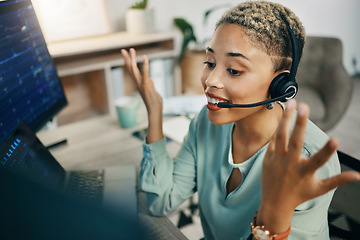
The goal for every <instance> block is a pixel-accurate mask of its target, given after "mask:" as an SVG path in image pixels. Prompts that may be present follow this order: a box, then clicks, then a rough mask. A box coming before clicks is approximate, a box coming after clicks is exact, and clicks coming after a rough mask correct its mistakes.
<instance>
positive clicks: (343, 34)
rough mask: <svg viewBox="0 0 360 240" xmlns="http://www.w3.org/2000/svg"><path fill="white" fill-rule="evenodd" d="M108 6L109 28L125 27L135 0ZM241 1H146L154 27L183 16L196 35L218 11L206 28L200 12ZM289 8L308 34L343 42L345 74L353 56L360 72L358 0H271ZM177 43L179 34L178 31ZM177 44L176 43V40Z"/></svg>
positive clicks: (169, 26)
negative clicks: (152, 17)
mask: <svg viewBox="0 0 360 240" xmlns="http://www.w3.org/2000/svg"><path fill="white" fill-rule="evenodd" d="M105 1H106V4H107V8H108V14H109V19H110V24H111V26H112V28H113V30H116V31H118V30H124V29H125V18H124V16H125V12H126V9H127V8H128V6H130V5H131V4H132V3H133V2H136V1H137V0H120V1H119V0H105ZM242 1H244V0H227V1H226V0H225V1H221V2H220V1H218V0H181V1H175V0H149V5H150V6H151V7H153V8H154V9H155V12H156V19H155V23H156V26H155V27H156V29H157V30H158V31H169V30H174V29H176V28H175V27H174V25H173V22H172V20H173V18H174V17H184V18H186V19H187V20H188V21H189V22H191V23H192V24H193V25H194V27H195V31H196V34H197V35H198V36H199V38H205V37H207V36H211V34H212V32H213V26H214V23H215V22H216V20H217V19H218V18H219V16H220V15H221V13H222V12H223V11H224V10H225V8H224V9H221V10H219V11H216V12H214V13H213V14H212V15H211V17H210V19H209V20H210V21H209V24H208V26H207V27H203V26H202V19H203V13H204V12H205V11H206V10H207V9H209V8H211V7H213V6H216V5H219V3H221V4H223V3H228V4H230V5H235V4H237V3H239V2H242ZM274 1H276V2H281V3H282V4H284V5H285V6H287V7H289V8H290V9H292V10H293V11H294V12H295V14H296V15H297V16H298V17H299V18H300V19H301V20H302V22H303V25H304V26H305V29H306V32H307V34H308V35H316V36H331V37H337V38H340V39H341V40H342V42H343V47H344V49H343V50H344V52H343V56H344V59H343V62H344V65H345V68H346V69H347V71H348V72H349V74H354V72H355V70H354V67H353V65H352V60H353V58H356V59H357V61H358V62H359V63H358V66H357V71H358V72H359V71H360V44H359V43H360V27H359V23H360V14H359V11H360V1H359V0H302V1H297V0H274ZM179 42H181V34H180V33H179ZM179 44H180V43H179Z"/></svg>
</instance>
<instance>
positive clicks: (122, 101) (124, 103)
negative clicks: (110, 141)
mask: <svg viewBox="0 0 360 240" xmlns="http://www.w3.org/2000/svg"><path fill="white" fill-rule="evenodd" d="M138 107H139V99H138V98H136V97H129V96H125V97H121V98H118V99H116V100H115V108H116V113H117V116H118V119H119V122H120V125H121V127H122V128H132V127H134V126H135V125H136V123H137V112H138Z"/></svg>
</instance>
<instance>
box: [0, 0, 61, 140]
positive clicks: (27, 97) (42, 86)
mask: <svg viewBox="0 0 360 240" xmlns="http://www.w3.org/2000/svg"><path fill="white" fill-rule="evenodd" d="M66 105H67V101H66V98H65V94H64V91H63V88H62V85H61V82H60V79H59V77H58V75H57V72H56V69H55V66H54V63H53V61H52V58H51V56H50V54H49V51H48V49H47V45H46V42H45V39H44V37H43V34H42V32H41V29H40V26H39V23H38V21H37V18H36V15H35V11H34V8H33V6H32V4H31V1H30V0H9V1H0V145H1V144H3V142H4V141H5V139H6V138H7V137H8V136H9V135H10V134H11V133H12V132H13V131H14V129H15V128H16V126H17V125H18V123H19V122H21V121H24V122H26V123H27V124H28V125H29V126H30V127H31V129H32V130H34V131H37V130H39V129H40V128H41V127H42V126H43V125H45V124H46V123H47V122H48V121H49V120H50V119H51V118H53V116H54V115H56V114H57V113H58V112H59V111H60V110H61V109H62V108H64V107H65V106H66Z"/></svg>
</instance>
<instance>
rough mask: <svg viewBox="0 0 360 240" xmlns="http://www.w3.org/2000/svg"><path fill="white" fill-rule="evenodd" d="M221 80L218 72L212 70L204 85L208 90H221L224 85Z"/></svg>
mask: <svg viewBox="0 0 360 240" xmlns="http://www.w3.org/2000/svg"><path fill="white" fill-rule="evenodd" d="M221 79H222V77H221V74H219V73H218V71H216V70H214V71H212V72H211V74H209V76H208V77H207V79H206V80H205V85H206V86H207V87H208V88H212V87H213V88H223V86H224V85H223V82H222V80H221Z"/></svg>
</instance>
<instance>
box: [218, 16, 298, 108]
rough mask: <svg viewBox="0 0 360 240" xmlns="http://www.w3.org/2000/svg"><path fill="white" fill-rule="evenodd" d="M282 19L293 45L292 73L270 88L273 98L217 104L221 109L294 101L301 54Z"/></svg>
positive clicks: (277, 78) (280, 78)
mask: <svg viewBox="0 0 360 240" xmlns="http://www.w3.org/2000/svg"><path fill="white" fill-rule="evenodd" d="M280 17H281V18H282V20H283V21H284V23H285V25H286V27H287V30H288V32H289V36H290V40H291V45H292V63H291V69H290V73H287V72H284V73H281V74H279V75H278V76H276V77H275V78H274V79H273V80H272V82H271V84H270V88H269V93H270V96H271V99H268V100H265V101H262V102H257V103H251V104H232V103H228V102H219V103H218V104H217V106H218V107H220V108H233V107H239V108H251V107H257V106H261V105H265V104H268V103H272V102H276V101H281V102H286V101H287V100H289V99H292V98H294V97H295V95H296V93H297V91H298V84H297V82H296V80H295V76H296V72H297V68H298V65H299V60H300V59H299V52H298V45H297V40H296V37H295V34H294V32H293V30H292V29H291V28H290V25H289V23H288V22H287V21H286V20H285V18H284V17H283V16H282V15H281V14H280Z"/></svg>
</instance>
